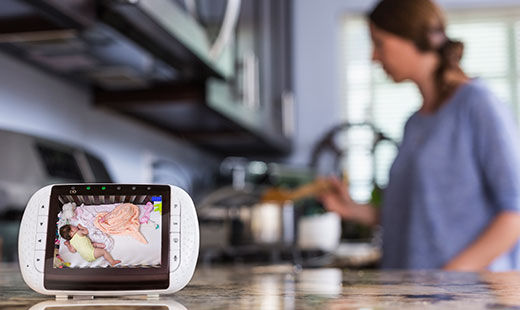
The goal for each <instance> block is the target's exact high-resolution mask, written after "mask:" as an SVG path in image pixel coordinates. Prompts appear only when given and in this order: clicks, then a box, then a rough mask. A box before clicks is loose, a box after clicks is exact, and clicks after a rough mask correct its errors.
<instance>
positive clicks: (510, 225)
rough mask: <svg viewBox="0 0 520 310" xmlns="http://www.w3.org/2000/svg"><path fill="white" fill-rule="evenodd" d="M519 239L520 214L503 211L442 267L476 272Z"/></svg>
mask: <svg viewBox="0 0 520 310" xmlns="http://www.w3.org/2000/svg"><path fill="white" fill-rule="evenodd" d="M519 238H520V213H518V212H508V211H503V212H501V213H499V214H498V215H497V216H496V217H495V218H494V219H493V221H491V223H490V224H489V226H488V227H487V228H486V230H485V231H484V232H483V233H482V234H481V235H480V236H479V237H478V238H477V240H475V241H474V242H473V243H472V244H471V245H470V246H468V247H467V248H466V249H464V250H463V251H462V252H461V253H460V254H459V255H457V256H456V257H455V258H453V259H452V260H451V261H450V262H448V264H446V265H445V266H444V268H443V269H445V270H454V271H478V270H482V269H484V268H486V267H487V266H488V265H489V264H490V263H491V262H492V261H493V260H494V259H495V258H497V257H499V256H500V255H502V254H504V253H506V252H507V251H508V250H510V249H511V247H513V245H514V244H515V243H516V242H517V241H518V239H519Z"/></svg>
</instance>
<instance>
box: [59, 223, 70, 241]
mask: <svg viewBox="0 0 520 310" xmlns="http://www.w3.org/2000/svg"><path fill="white" fill-rule="evenodd" d="M60 236H61V237H62V238H63V239H65V240H70V239H72V237H71V236H70V225H63V226H61V227H60Z"/></svg>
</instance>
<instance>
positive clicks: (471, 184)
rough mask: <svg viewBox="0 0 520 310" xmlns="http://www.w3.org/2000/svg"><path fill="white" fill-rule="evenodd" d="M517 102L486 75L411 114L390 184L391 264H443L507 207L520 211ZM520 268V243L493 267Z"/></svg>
mask: <svg viewBox="0 0 520 310" xmlns="http://www.w3.org/2000/svg"><path fill="white" fill-rule="evenodd" d="M518 142H519V140H518V132H517V127H516V124H515V121H514V118H513V113H512V111H510V109H509V108H508V107H507V106H506V105H505V104H503V103H502V102H500V100H498V99H497V98H496V97H495V96H494V95H493V94H492V93H491V92H490V91H489V90H488V88H487V87H486V86H484V85H483V83H482V82H481V81H480V80H478V79H477V80H471V81H470V82H469V83H467V84H464V85H463V86H460V87H459V88H458V89H457V91H456V92H455V94H454V95H453V96H452V97H451V99H449V101H448V102H446V103H445V104H444V105H443V106H441V108H440V109H439V110H438V111H437V112H436V113H434V114H429V115H425V114H422V113H420V112H415V113H414V114H413V115H412V116H411V117H410V119H409V120H408V121H407V123H406V125H405V130H404V136H403V141H402V144H401V146H400V150H399V154H398V156H397V157H396V159H395V162H394V164H393V165H392V168H391V170H390V180H389V183H388V187H387V189H386V190H385V195H384V202H383V210H382V225H383V262H382V265H383V268H411V269H431V268H441V267H442V266H443V265H444V264H446V263H447V262H448V261H449V260H450V259H452V258H453V257H455V256H456V255H457V254H458V253H460V252H461V251H462V250H463V249H465V248H466V247H467V246H468V245H470V244H471V243H472V242H473V241H474V240H475V239H476V238H477V237H478V236H479V235H480V234H481V233H482V232H483V231H484V229H485V228H486V227H487V226H488V225H489V224H490V223H491V221H492V220H493V218H494V217H495V216H496V215H497V214H498V213H499V212H502V211H514V212H519V211H520V149H519V143H518ZM518 268H520V243H517V244H516V245H515V246H514V248H513V249H512V250H510V251H509V252H507V253H506V254H504V255H502V256H501V257H499V258H497V259H496V260H495V261H494V262H493V263H492V264H491V265H490V267H489V269H491V270H494V271H498V270H509V269H518Z"/></svg>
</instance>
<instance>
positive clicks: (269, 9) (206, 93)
mask: <svg viewBox="0 0 520 310" xmlns="http://www.w3.org/2000/svg"><path fill="white" fill-rule="evenodd" d="M198 3H199V4H201V9H200V11H201V13H200V15H201V19H202V20H204V25H205V28H206V30H207V31H208V33H212V30H213V29H217V28H219V27H220V23H221V16H219V15H218V14H215V12H218V11H219V4H220V9H222V7H223V6H222V4H223V3H224V4H225V1H205V2H204V1H199V2H198ZM290 13H291V12H290V1H288V0H283V1H275V0H266V1H254V0H243V1H242V2H241V8H240V15H239V19H238V22H237V27H236V33H235V39H234V41H233V42H232V44H231V45H230V47H229V49H231V50H228V51H227V52H228V53H231V57H232V59H233V72H232V74H230V75H227V76H224V77H223V78H222V77H221V78H219V77H208V78H204V79H190V80H184V81H181V82H171V83H163V84H162V85H155V86H154V87H151V88H148V89H144V90H125V91H116V92H114V91H106V90H102V89H98V90H96V93H95V101H96V103H97V104H98V105H102V106H106V107H111V108H114V109H116V110H117V111H121V112H123V113H126V114H129V115H132V116H134V117H137V118H138V119H140V120H142V121H144V122H147V123H150V124H153V125H154V126H159V127H161V128H164V129H165V130H168V131H170V132H173V133H174V134H176V135H178V136H180V137H182V138H183V139H186V140H188V141H190V142H192V143H194V144H196V145H198V146H200V147H203V148H205V149H208V150H212V151H216V152H218V153H220V154H222V155H226V156H229V155H283V154H286V153H288V152H289V151H290V150H291V140H290V135H291V126H292V124H291V118H290V116H291V107H292V101H291V92H292V84H291V83H292V81H291V74H290V73H291V63H290V53H291V43H290V41H291V40H290V37H291V36H290V31H291V28H290V15H291V14H290ZM213 32H215V31H213ZM284 112H285V113H284Z"/></svg>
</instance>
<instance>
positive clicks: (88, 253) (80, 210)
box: [44, 184, 170, 290]
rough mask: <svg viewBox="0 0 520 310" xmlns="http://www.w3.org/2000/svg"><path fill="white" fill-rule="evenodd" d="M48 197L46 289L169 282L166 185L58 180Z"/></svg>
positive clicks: (151, 285) (165, 284) (117, 287)
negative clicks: (77, 183) (66, 181)
mask: <svg viewBox="0 0 520 310" xmlns="http://www.w3.org/2000/svg"><path fill="white" fill-rule="evenodd" d="M50 199H51V200H50V208H49V222H48V228H47V247H46V259H45V267H44V268H45V276H44V285H45V287H46V288H47V289H63V287H67V289H71V288H70V287H71V285H72V286H73V287H76V288H78V289H81V290H110V289H114V290H121V289H123V290H124V289H145V288H146V289H158V288H167V287H168V284H169V268H168V267H169V266H168V265H169V264H168V259H169V257H168V253H169V225H170V223H169V218H170V216H169V211H170V204H169V201H170V188H169V186H163V185H119V184H115V185H98V184H92V185H89V184H84V185H74V186H73V185H58V186H54V187H53V189H52V192H51V198H50ZM147 279H148V280H147ZM134 281H135V282H136V283H137V284H136V283H134V284H132V282H134ZM72 282H75V283H72Z"/></svg>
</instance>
